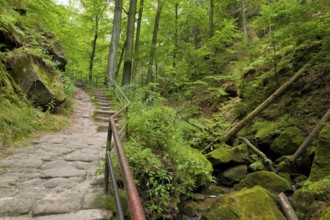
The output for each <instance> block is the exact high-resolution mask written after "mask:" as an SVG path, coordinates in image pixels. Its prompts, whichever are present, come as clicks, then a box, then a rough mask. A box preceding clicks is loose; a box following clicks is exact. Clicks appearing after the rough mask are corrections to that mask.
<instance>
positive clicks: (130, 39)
mask: <svg viewBox="0 0 330 220" xmlns="http://www.w3.org/2000/svg"><path fill="white" fill-rule="evenodd" d="M135 13H136V0H130V2H129V10H128V22H127V33H126V52H125V61H124V70H123V78H122V81H121V85H122V86H124V85H126V84H129V83H130V82H131V77H132V63H133V52H134V48H133V43H134V26H135Z"/></svg>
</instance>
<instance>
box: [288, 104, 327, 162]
mask: <svg viewBox="0 0 330 220" xmlns="http://www.w3.org/2000/svg"><path fill="white" fill-rule="evenodd" d="M329 119H330V109H328V111H327V112H326V113H325V114H324V115H323V117H322V118H321V120H320V121H319V123H317V125H316V126H315V127H314V128H313V130H312V131H311V133H309V135H308V137H307V138H306V139H305V141H304V142H303V143H302V144H301V145H300V147H299V148H298V150H297V151H296V152H295V153H294V154H293V155H292V156H291V157H290V158H289V161H288V162H289V164H290V165H291V166H293V167H294V166H295V164H296V161H297V159H298V158H299V157H301V156H302V155H303V154H304V153H305V151H306V149H307V148H308V146H309V145H310V143H311V142H312V141H313V140H314V138H315V137H316V135H317V134H318V133H319V131H320V130H321V129H322V127H323V126H324V123H326V122H327V121H329Z"/></svg>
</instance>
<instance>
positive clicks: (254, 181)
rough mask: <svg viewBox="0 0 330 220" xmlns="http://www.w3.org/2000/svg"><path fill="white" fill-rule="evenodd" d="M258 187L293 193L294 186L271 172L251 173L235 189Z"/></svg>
mask: <svg viewBox="0 0 330 220" xmlns="http://www.w3.org/2000/svg"><path fill="white" fill-rule="evenodd" d="M256 185H259V186H262V187H264V188H265V189H268V190H270V191H272V192H277V193H280V192H292V191H293V188H292V185H291V183H290V182H289V181H288V180H286V179H285V178H283V177H281V176H279V175H277V174H275V173H273V172H270V171H259V172H255V173H250V174H249V175H247V176H246V177H245V178H244V179H243V180H242V181H241V182H240V183H239V184H238V185H236V186H235V189H237V190H239V189H242V188H244V187H253V186H256Z"/></svg>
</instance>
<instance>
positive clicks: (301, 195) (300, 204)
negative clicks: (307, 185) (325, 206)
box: [291, 189, 315, 219]
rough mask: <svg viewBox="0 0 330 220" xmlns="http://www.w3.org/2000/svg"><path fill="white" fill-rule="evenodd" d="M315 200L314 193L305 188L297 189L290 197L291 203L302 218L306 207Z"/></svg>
mask: <svg viewBox="0 0 330 220" xmlns="http://www.w3.org/2000/svg"><path fill="white" fill-rule="evenodd" d="M314 202H315V198H314V195H313V194H312V193H311V192H310V191H309V190H306V189H298V190H297V191H295V192H294V194H293V195H292V197H291V205H292V207H293V208H294V210H295V211H296V214H297V216H298V217H300V219H303V217H304V216H305V214H306V212H307V210H308V208H309V207H310V206H311V205H312V204H313V203H314Z"/></svg>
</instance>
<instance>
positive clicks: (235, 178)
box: [220, 165, 247, 186]
mask: <svg viewBox="0 0 330 220" xmlns="http://www.w3.org/2000/svg"><path fill="white" fill-rule="evenodd" d="M246 175H247V166H246V165H238V166H234V167H231V168H228V169H227V170H225V171H224V172H223V173H222V175H221V178H220V183H221V184H223V185H227V186H231V185H233V184H234V183H238V182H239V181H241V180H242V179H243V178H244V177H245V176H246Z"/></svg>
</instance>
